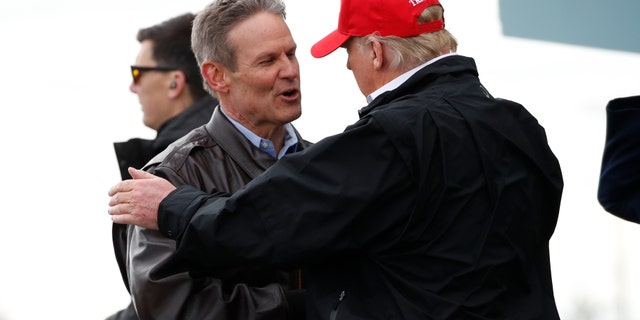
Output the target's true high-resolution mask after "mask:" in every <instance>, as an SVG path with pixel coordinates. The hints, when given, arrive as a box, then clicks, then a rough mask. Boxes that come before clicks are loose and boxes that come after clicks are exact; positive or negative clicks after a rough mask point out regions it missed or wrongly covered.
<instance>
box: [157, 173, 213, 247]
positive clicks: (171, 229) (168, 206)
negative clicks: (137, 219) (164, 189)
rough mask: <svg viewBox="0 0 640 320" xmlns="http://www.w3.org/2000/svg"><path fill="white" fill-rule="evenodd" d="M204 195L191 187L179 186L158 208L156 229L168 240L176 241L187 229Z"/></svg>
mask: <svg viewBox="0 0 640 320" xmlns="http://www.w3.org/2000/svg"><path fill="white" fill-rule="evenodd" d="M204 197H206V193H204V192H203V191H201V190H199V189H196V188H194V187H192V186H189V185H185V186H180V187H178V188H176V189H175V190H173V191H172V192H171V193H170V194H169V195H168V196H167V197H165V198H164V199H163V200H162V201H161V202H160V205H159V206H158V228H159V229H160V233H162V234H163V235H164V236H165V237H167V238H169V239H173V240H176V239H177V238H178V237H179V236H180V235H181V234H182V233H183V232H184V230H185V229H186V228H187V226H188V225H189V222H190V221H191V217H192V216H193V215H194V214H195V213H196V211H197V210H198V208H199V207H200V204H201V202H202V199H203V198H204Z"/></svg>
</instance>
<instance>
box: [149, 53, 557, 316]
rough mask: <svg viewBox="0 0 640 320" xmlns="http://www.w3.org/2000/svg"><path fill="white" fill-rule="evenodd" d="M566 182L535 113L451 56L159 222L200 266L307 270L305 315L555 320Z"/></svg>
mask: <svg viewBox="0 0 640 320" xmlns="http://www.w3.org/2000/svg"><path fill="white" fill-rule="evenodd" d="M562 188H563V180H562V174H561V170H560V166H559V163H558V160H557V159H556V157H555V155H554V154H553V152H552V151H551V149H550V147H549V145H548V142H547V138H546V133H545V131H544V129H543V128H542V127H541V126H540V125H539V123H538V121H537V120H536V119H535V118H534V117H533V116H532V115H531V114H530V113H529V112H528V111H527V110H526V109H525V108H524V107H523V106H521V105H520V104H517V103H515V102H512V101H508V100H503V99H496V98H494V97H493V96H491V95H490V94H489V92H488V91H487V90H486V89H485V88H484V87H483V86H482V84H481V83H480V81H479V78H478V73H477V69H476V65H475V62H474V60H473V59H471V58H468V57H463V56H456V55H454V56H449V57H444V58H442V59H440V60H438V61H435V62H433V63H432V64H430V65H427V66H425V67H424V68H423V69H421V70H419V71H418V72H417V73H415V74H414V75H413V76H411V77H410V78H409V79H408V80H407V81H405V82H404V83H403V84H401V85H400V86H399V87H398V88H396V89H394V90H392V91H388V92H386V93H383V94H381V95H379V96H378V97H377V98H376V99H374V100H373V101H372V102H371V103H370V104H369V105H368V106H367V107H365V108H363V109H361V110H360V119H359V120H358V121H357V122H356V123H354V124H353V125H351V126H349V127H347V128H346V129H345V131H344V132H343V133H340V134H337V135H335V136H331V137H328V138H325V139H323V140H321V141H319V142H317V143H316V144H314V145H313V146H312V147H310V148H308V149H307V150H305V151H304V152H301V153H296V154H292V155H288V156H285V157H283V158H282V159H281V160H280V161H279V162H278V163H277V164H275V165H274V166H272V167H271V168H270V169H269V170H268V171H266V172H265V173H264V174H263V175H261V176H260V177H258V178H256V179H255V180H253V181H252V183H251V184H250V185H248V186H247V187H246V188H244V189H242V190H240V191H238V192H236V193H235V194H233V195H232V196H231V197H228V196H224V195H220V194H218V195H210V194H205V193H203V192H201V191H200V190H197V189H193V188H189V187H179V188H177V189H176V190H175V191H173V192H172V193H170V194H169V195H168V196H167V197H166V198H165V199H164V200H163V201H162V202H161V203H160V206H159V212H158V225H159V228H160V231H161V232H162V233H163V234H164V235H166V236H168V237H171V238H176V239H177V252H178V254H179V255H181V256H184V257H185V259H189V261H190V264H192V265H193V266H194V267H197V268H200V269H207V268H214V267H229V266H235V265H244V264H264V265H292V266H299V265H303V266H305V267H306V269H305V270H306V272H307V273H306V275H307V302H308V304H307V311H308V313H307V317H308V319H313V320H319V319H322V320H326V319H340V320H347V319H348V320H353V319H367V320H371V319H438V320H440V319H456V320H457V319H540V320H550V319H551V320H552V319H559V316H558V311H557V308H556V304H555V299H554V294H553V286H552V279H551V270H550V259H549V240H550V238H551V236H552V234H553V232H554V229H555V226H556V221H557V218H558V213H559V207H560V200H561V194H562Z"/></svg>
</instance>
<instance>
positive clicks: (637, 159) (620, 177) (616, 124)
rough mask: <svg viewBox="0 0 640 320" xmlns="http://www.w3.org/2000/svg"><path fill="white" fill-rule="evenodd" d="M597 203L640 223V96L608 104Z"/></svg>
mask: <svg viewBox="0 0 640 320" xmlns="http://www.w3.org/2000/svg"><path fill="white" fill-rule="evenodd" d="M606 111H607V136H606V141H605V146H604V152H603V154H602V166H601V168H600V180H599V183H598V201H599V202H600V204H601V205H602V207H603V208H604V209H605V210H607V211H608V212H609V213H611V214H613V215H615V216H617V217H620V218H622V219H625V220H627V221H632V222H635V223H640V96H631V97H623V98H617V99H613V100H611V101H609V103H608V104H607V108H606Z"/></svg>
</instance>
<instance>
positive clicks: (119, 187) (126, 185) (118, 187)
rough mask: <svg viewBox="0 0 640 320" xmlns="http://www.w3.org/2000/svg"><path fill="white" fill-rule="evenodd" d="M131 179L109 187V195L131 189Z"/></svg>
mask: <svg viewBox="0 0 640 320" xmlns="http://www.w3.org/2000/svg"><path fill="white" fill-rule="evenodd" d="M132 182H133V180H131V179H130V180H124V181H120V182H118V183H116V184H115V185H114V186H113V187H111V189H109V196H110V197H113V195H114V194H116V193H118V192H127V191H131V188H132V187H131V185H132Z"/></svg>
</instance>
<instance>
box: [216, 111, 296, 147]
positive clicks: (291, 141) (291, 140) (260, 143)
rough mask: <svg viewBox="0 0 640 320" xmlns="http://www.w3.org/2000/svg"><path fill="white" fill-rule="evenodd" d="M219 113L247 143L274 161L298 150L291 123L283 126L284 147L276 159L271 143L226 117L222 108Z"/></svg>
mask: <svg viewBox="0 0 640 320" xmlns="http://www.w3.org/2000/svg"><path fill="white" fill-rule="evenodd" d="M220 111H221V112H222V114H223V115H224V116H225V117H227V119H229V121H230V122H231V124H233V126H234V127H236V129H238V131H240V133H242V135H243V136H245V138H247V140H249V142H251V144H252V145H254V146H255V147H256V148H258V149H260V150H262V151H264V152H266V153H268V154H270V155H271V156H272V157H274V158H276V159H280V158H282V156H284V155H285V154H287V153H291V152H296V151H297V150H298V136H297V135H296V133H295V130H294V129H293V126H292V125H291V123H287V124H285V125H284V145H283V146H282V149H281V150H280V153H279V154H278V156H277V157H276V152H275V147H274V146H273V141H271V140H269V139H263V138H261V137H260V136H258V135H257V134H255V133H253V132H252V131H251V130H249V129H247V128H246V127H245V126H243V125H242V124H240V122H238V121H236V120H234V119H232V118H231V117H229V115H227V113H226V112H224V109H223V108H222V107H221V108H220Z"/></svg>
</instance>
